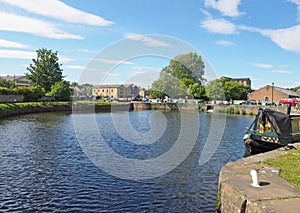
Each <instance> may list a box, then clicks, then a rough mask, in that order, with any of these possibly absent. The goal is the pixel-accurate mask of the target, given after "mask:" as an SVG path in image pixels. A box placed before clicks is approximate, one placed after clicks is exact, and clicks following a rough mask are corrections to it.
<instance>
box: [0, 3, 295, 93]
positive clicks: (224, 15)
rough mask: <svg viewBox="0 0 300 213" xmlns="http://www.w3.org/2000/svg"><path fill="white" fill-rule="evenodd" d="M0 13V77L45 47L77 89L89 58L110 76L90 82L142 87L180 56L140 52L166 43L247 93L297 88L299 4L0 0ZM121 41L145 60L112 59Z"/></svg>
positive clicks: (18, 69)
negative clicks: (248, 88)
mask: <svg viewBox="0 0 300 213" xmlns="http://www.w3.org/2000/svg"><path fill="white" fill-rule="evenodd" d="M0 8H1V9H0V62H1V69H0V75H14V74H15V75H22V74H24V73H25V72H26V67H28V66H29V64H30V63H31V59H32V58H35V50H37V49H39V48H41V47H45V48H48V49H51V50H53V51H58V54H59V59H60V63H61V64H62V68H63V70H64V75H66V79H67V80H70V81H79V82H81V83H84V80H83V79H85V78H83V77H82V73H83V70H86V71H87V70H88V69H87V67H90V66H96V65H95V64H93V65H91V60H93V59H95V57H96V58H97V59H98V61H101V65H99V64H97V66H99V67H93V69H98V71H99V69H102V71H103V69H107V67H105V64H109V65H110V66H108V67H109V69H110V70H109V72H108V71H106V73H109V74H108V75H106V76H105V79H104V80H103V79H102V80H103V81H102V82H91V83H93V84H99V83H124V82H131V81H132V82H134V81H138V80H137V79H139V81H140V83H141V86H144V87H146V86H149V85H151V82H152V81H153V80H155V79H156V78H157V77H158V73H159V71H160V70H161V68H162V67H164V66H166V65H167V64H168V62H169V60H170V58H172V57H173V56H175V55H176V54H178V53H181V52H180V51H179V52H177V51H173V55H172V54H168V55H167V57H166V56H165V55H163V54H162V55H159V54H157V55H151V56H150V55H149V54H150V53H148V52H147V51H148V49H147V48H145V49H143V47H151V48H152V47H156V48H157V49H160V48H161V50H162V51H163V50H164V49H168V48H170V46H171V45H169V44H168V41H167V40H165V38H166V37H167V36H169V37H170V38H171V39H170V40H173V41H174V39H175V40H176V39H178V41H179V42H184V43H186V44H188V45H190V46H191V47H193V48H195V49H196V50H197V51H198V53H200V54H201V56H202V57H203V58H205V59H206V63H208V64H209V65H207V67H211V68H212V70H213V71H214V73H215V74H216V76H217V77H221V76H228V77H243V78H246V77H249V78H251V80H252V88H254V89H258V88H260V87H262V86H265V85H266V84H269V85H270V84H272V82H274V84H275V85H276V86H281V87H287V88H290V87H295V86H299V85H300V60H299V59H300V57H299V56H300V0H263V1H262V0H219V1H217V0H189V1H184V0H163V1H162V0H151V1H150V0H121V1H120V0H97V1H92V0H76V1H71V0H61V1H58V0H41V1H37V0H0ZM151 35H155V36H154V37H153V36H151ZM157 35H161V38H160V37H159V36H157ZM124 39H125V41H128V42H127V43H130V42H131V41H134V42H136V43H138V44H139V45H140V46H139V47H141V48H142V49H143V50H144V51H145V56H142V54H141V53H140V55H139V57H133V56H132V55H131V57H130V58H128V59H126V60H125V59H124V58H123V59H122V60H120V58H118V57H117V56H116V57H114V55H118V54H117V53H116V52H114V53H111V52H110V50H111V49H112V48H111V46H113V45H116V44H117V46H118V44H119V47H118V48H119V49H118V50H120V51H125V50H124V49H129V50H130V49H131V47H130V46H126V48H122V46H121V44H120V41H124ZM121 43H122V42H121ZM179 46H180V45H178V48H179ZM127 47H128V48H127ZM139 47H135V48H139ZM129 50H128V51H129ZM103 51H105V52H106V54H101V52H103ZM114 51H116V50H114ZM117 52H118V51H117ZM171 52H172V51H171ZM99 53H100V54H99ZM108 53H110V57H108V58H105V56H108V55H109V54H108ZM147 53H148V55H147ZM155 53H156V52H155ZM182 53H183V52H182ZM101 57H102V58H101ZM102 66H103V67H102ZM90 68H92V67H90ZM89 70H92V69H89ZM86 73H87V72H86ZM95 73H97V72H95ZM102 73H103V72H102ZM142 78H144V80H141V79H142ZM90 79H92V78H90ZM86 81H88V80H86Z"/></svg>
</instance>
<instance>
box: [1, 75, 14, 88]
mask: <svg viewBox="0 0 300 213" xmlns="http://www.w3.org/2000/svg"><path fill="white" fill-rule="evenodd" d="M13 86H14V83H13V82H12V81H7V80H5V79H3V78H1V77H0V87H5V88H12V87H13Z"/></svg>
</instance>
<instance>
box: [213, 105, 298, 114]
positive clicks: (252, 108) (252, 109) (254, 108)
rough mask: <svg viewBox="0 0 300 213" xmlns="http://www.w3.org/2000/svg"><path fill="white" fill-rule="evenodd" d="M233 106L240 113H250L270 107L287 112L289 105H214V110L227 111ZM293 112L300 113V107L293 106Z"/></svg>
mask: <svg viewBox="0 0 300 213" xmlns="http://www.w3.org/2000/svg"><path fill="white" fill-rule="evenodd" d="M229 108H233V109H234V111H235V112H236V111H239V112H240V113H239V114H242V112H245V113H246V114H247V115H248V114H254V115H256V113H257V112H258V109H259V108H270V109H273V110H276V111H279V112H283V113H287V106H286V105H284V106H283V105H282V106H262V105H214V110H215V111H216V112H218V111H224V112H226V110H227V109H229ZM291 113H300V108H297V107H292V108H291Z"/></svg>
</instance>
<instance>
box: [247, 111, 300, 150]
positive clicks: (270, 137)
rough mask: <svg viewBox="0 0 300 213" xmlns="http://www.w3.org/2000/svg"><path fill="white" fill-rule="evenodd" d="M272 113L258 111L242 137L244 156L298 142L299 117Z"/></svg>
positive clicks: (299, 131)
mask: <svg viewBox="0 0 300 213" xmlns="http://www.w3.org/2000/svg"><path fill="white" fill-rule="evenodd" d="M290 107H291V106H289V108H288V112H287V113H282V112H278V111H274V110H272V109H268V108H266V109H259V110H258V113H257V115H256V117H255V119H254V121H253V122H252V124H251V125H250V127H249V128H248V130H247V131H246V133H245V135H244V143H245V146H246V154H245V155H249V154H250V155H253V154H258V153H262V152H267V151H272V150H274V149H277V148H280V147H284V146H288V145H289V144H292V143H295V142H299V141H300V115H299V114H297V115H296V114H295V115H292V114H290V109H291V108H290Z"/></svg>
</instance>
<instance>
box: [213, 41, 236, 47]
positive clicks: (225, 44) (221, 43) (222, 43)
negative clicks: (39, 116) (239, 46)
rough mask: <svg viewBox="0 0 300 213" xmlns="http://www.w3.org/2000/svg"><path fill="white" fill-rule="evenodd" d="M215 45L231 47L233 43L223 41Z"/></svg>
mask: <svg viewBox="0 0 300 213" xmlns="http://www.w3.org/2000/svg"><path fill="white" fill-rule="evenodd" d="M215 43H216V44H218V45H221V46H232V45H234V43H233V42H231V41H225V40H221V41H216V42H215Z"/></svg>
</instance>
